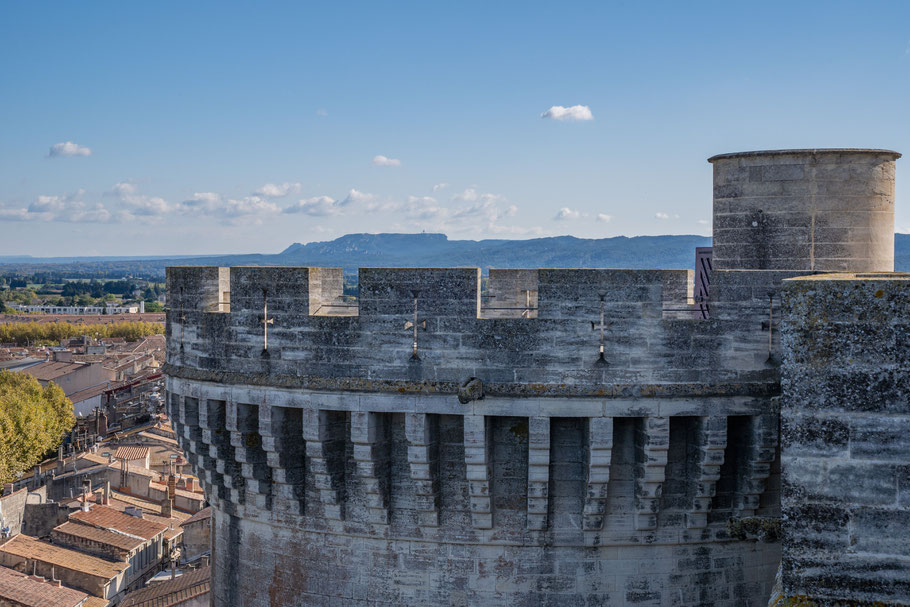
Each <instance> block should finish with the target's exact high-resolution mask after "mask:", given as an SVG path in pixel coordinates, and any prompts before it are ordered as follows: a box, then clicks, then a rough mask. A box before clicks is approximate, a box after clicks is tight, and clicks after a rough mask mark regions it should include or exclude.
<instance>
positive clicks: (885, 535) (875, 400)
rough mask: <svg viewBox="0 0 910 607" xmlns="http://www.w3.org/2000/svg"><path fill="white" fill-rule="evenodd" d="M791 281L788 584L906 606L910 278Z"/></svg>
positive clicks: (786, 328) (818, 595) (810, 592)
mask: <svg viewBox="0 0 910 607" xmlns="http://www.w3.org/2000/svg"><path fill="white" fill-rule="evenodd" d="M786 282H787V285H786V287H785V294H786V298H785V302H786V304H785V311H784V317H783V327H782V331H783V333H782V335H783V337H784V342H785V347H784V352H785V355H784V361H783V366H782V369H781V373H782V382H783V392H784V396H783V398H782V403H783V406H782V410H781V417H782V424H783V434H782V440H783V444H784V449H783V453H784V457H783V465H784V469H785V471H786V475H785V480H786V482H785V484H784V492H783V508H784V514H785V518H784V534H785V538H786V541H785V542H784V561H783V564H784V567H783V574H784V576H783V579H784V590H785V592H786V593H787V594H788V595H790V596H800V595H802V596H811V597H812V598H813V599H816V600H818V601H819V602H822V601H823V600H826V601H829V602H833V601H835V600H840V601H847V600H851V601H857V602H859V601H870V602H871V601H879V603H877V604H889V605H890V604H901V605H907V604H910V274H890V275H889V274H871V275H869V274H866V275H863V274H842V275H824V276H815V277H811V278H804V279H794V280H791V281H786Z"/></svg>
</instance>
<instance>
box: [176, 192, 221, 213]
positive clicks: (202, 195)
mask: <svg viewBox="0 0 910 607" xmlns="http://www.w3.org/2000/svg"><path fill="white" fill-rule="evenodd" d="M220 205H221V195H220V194H216V193H215V192H195V193H194V194H193V197H192V198H190V199H188V200H184V201H183V202H181V203H180V204H179V205H178V208H179V210H180V211H181V212H182V213H213V212H215V211H216V210H217V209H218V207H219V206H220Z"/></svg>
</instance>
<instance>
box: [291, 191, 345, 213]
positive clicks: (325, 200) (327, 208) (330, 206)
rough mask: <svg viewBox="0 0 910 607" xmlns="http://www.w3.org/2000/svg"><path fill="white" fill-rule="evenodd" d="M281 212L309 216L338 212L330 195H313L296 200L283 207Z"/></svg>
mask: <svg viewBox="0 0 910 607" xmlns="http://www.w3.org/2000/svg"><path fill="white" fill-rule="evenodd" d="M282 212H283V213H303V214H304V215H310V216H311V217H327V216H329V215H337V214H338V213H339V209H338V204H337V202H336V201H335V199H334V198H331V197H330V196H314V197H313V198H306V199H304V200H298V201H297V202H295V203H294V204H292V205H290V206H288V207H285V208H284V210H283V211H282Z"/></svg>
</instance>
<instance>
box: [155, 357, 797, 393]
mask: <svg viewBox="0 0 910 607" xmlns="http://www.w3.org/2000/svg"><path fill="white" fill-rule="evenodd" d="M162 370H163V372H164V374H165V375H168V376H170V377H177V378H181V379H189V380H194V381H206V382H213V383H219V384H231V385H249V386H272V387H277V388H304V389H307V390H320V391H339V392H380V393H394V394H451V395H457V394H458V393H459V390H460V389H461V386H462V384H461V383H460V382H451V381H427V380H424V381H403V380H386V379H369V378H365V377H319V376H312V375H304V376H299V377H294V376H289V375H266V374H261V373H236V372H231V371H212V370H207V369H193V368H190V367H184V366H179V365H173V364H170V363H167V364H165V365H164V367H163V369H162ZM483 391H484V394H485V395H489V396H525V397H547V396H551V397H561V396H575V397H590V398H659V397H686V396H698V397H710V396H758V397H761V396H778V395H779V394H780V383H779V382H774V383H765V382H754V383H729V384H706V383H674V384H521V383H496V382H490V383H486V382H484V384H483Z"/></svg>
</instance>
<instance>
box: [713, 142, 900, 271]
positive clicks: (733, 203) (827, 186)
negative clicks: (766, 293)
mask: <svg viewBox="0 0 910 607" xmlns="http://www.w3.org/2000/svg"><path fill="white" fill-rule="evenodd" d="M898 158H900V154H898V153H897V152H892V151H890V150H858V149H827V150H825V149H822V150H775V151H770V152H746V153H740V154H721V155H719V156H714V157H713V158H711V159H710V160H709V162H711V163H712V164H713V165H714V243H713V246H714V267H715V268H719V269H733V268H738V269H743V270H746V269H765V270H771V269H789V270H805V271H807V272H890V271H892V270H893V269H894V164H895V163H894V161H895V160H896V159H898Z"/></svg>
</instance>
